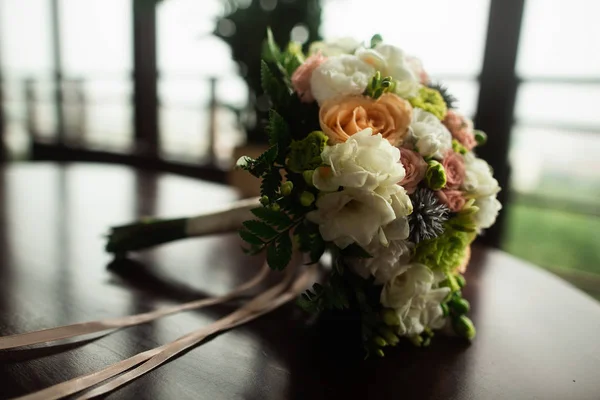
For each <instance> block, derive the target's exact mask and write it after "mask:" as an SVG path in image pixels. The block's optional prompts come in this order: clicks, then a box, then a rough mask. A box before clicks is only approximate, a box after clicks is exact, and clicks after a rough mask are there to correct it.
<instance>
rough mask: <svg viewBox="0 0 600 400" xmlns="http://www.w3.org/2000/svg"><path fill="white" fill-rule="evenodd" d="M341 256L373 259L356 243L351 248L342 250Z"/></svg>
mask: <svg viewBox="0 0 600 400" xmlns="http://www.w3.org/2000/svg"><path fill="white" fill-rule="evenodd" d="M341 254H342V255H344V256H345V257H355V258H372V257H373V256H372V255H370V254H369V253H368V252H367V251H366V250H365V249H363V248H362V247H360V246H359V245H357V244H356V243H352V244H351V245H350V246H348V247H346V248H345V249H342V250H341Z"/></svg>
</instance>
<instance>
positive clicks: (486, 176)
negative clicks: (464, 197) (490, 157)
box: [463, 153, 500, 198]
mask: <svg viewBox="0 0 600 400" xmlns="http://www.w3.org/2000/svg"><path fill="white" fill-rule="evenodd" d="M464 159H465V179H464V182H463V189H464V190H465V191H466V192H467V193H468V194H469V195H470V196H471V197H475V198H479V197H486V196H491V195H495V194H496V193H498V192H499V191H500V185H499V184H498V181H497V180H496V179H495V178H494V176H493V175H492V167H490V165H489V164H488V163H487V162H485V161H484V160H482V159H481V158H477V157H475V155H474V154H473V153H467V154H465V156H464Z"/></svg>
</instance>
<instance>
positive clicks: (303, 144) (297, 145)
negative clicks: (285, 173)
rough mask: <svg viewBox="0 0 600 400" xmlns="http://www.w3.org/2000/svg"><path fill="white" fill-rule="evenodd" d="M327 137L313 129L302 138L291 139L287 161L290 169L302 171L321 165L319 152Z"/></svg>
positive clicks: (322, 148) (321, 150) (323, 147)
mask: <svg viewBox="0 0 600 400" xmlns="http://www.w3.org/2000/svg"><path fill="white" fill-rule="evenodd" d="M328 139H329V138H328V137H327V136H326V135H325V134H324V133H323V132H321V131H313V132H311V133H310V134H309V135H308V136H307V137H305V138H304V139H302V140H292V143H291V146H290V156H289V159H288V162H287V165H288V167H289V168H290V170H291V171H293V172H298V173H302V172H304V171H306V170H312V169H315V168H317V167H318V166H319V165H321V163H322V161H321V153H322V152H323V150H324V149H325V145H326V144H327V141H328Z"/></svg>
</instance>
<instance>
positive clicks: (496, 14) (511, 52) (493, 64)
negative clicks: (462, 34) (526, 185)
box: [475, 0, 525, 247]
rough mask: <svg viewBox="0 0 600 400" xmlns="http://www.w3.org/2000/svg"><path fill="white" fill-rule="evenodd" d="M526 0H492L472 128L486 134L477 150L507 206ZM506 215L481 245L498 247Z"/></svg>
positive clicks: (484, 238)
mask: <svg viewBox="0 0 600 400" xmlns="http://www.w3.org/2000/svg"><path fill="white" fill-rule="evenodd" d="M524 6H525V0H491V2H490V11H489V22H488V32H487V38H486V44H485V54H484V58H483V68H482V71H481V79H480V82H481V85H480V91H479V102H478V105H477V116H476V118H475V125H476V126H477V127H478V128H479V129H482V130H484V131H485V132H487V134H488V142H487V144H486V145H485V146H483V147H481V149H479V150H478V155H479V156H481V157H482V158H484V159H485V160H487V161H488V162H489V163H490V165H491V166H492V168H493V169H494V177H495V178H496V179H497V180H498V182H499V183H500V186H502V188H503V190H502V191H501V192H500V194H499V195H498V199H499V200H500V201H501V202H502V203H503V204H504V205H506V204H507V201H508V200H509V199H508V191H509V190H508V184H509V177H510V167H509V165H508V150H509V148H508V147H509V142H510V132H511V129H512V123H513V112H514V106H515V97H516V92H517V86H518V80H517V76H516V72H515V65H516V60H517V50H518V48H519V36H520V33H521V19H522V16H523V8H524ZM504 224H505V212H502V211H501V212H500V215H499V217H498V220H497V221H496V224H495V225H493V226H492V227H491V228H490V229H488V230H487V231H486V234H485V236H483V237H482V238H481V241H482V242H484V243H486V244H488V245H491V246H495V247H499V246H500V241H501V239H502V232H503V228H504Z"/></svg>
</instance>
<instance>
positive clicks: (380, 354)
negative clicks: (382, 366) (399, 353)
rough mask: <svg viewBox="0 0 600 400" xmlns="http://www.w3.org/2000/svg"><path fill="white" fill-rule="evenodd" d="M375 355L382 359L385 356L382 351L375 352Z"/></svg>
mask: <svg viewBox="0 0 600 400" xmlns="http://www.w3.org/2000/svg"><path fill="white" fill-rule="evenodd" d="M375 354H377V356H378V357H381V358H383V357H384V356H385V353H384V352H383V350H381V349H377V350H375Z"/></svg>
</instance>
